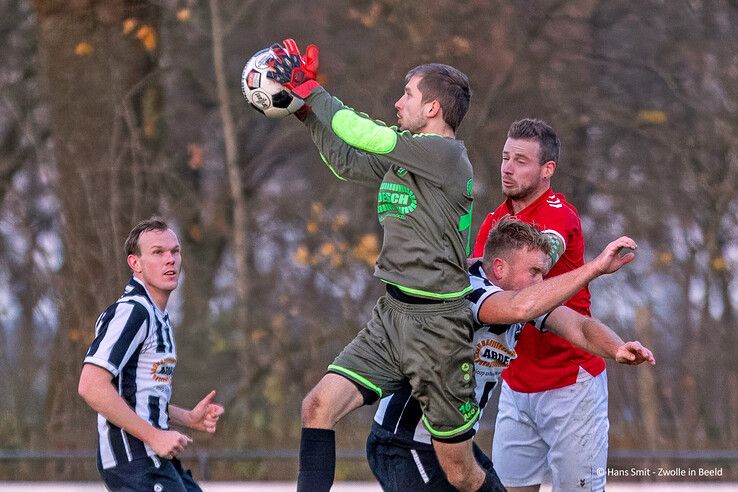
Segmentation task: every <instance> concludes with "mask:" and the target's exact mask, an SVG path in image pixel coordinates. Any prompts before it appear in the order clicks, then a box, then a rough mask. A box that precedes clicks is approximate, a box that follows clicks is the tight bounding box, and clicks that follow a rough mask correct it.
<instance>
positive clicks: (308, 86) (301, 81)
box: [267, 38, 319, 99]
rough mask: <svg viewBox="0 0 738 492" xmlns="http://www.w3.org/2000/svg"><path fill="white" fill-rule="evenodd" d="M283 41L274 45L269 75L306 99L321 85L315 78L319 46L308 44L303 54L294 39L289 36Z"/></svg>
mask: <svg viewBox="0 0 738 492" xmlns="http://www.w3.org/2000/svg"><path fill="white" fill-rule="evenodd" d="M282 43H283V44H279V43H276V44H274V45H272V48H271V49H272V53H273V54H274V57H273V58H272V60H270V62H269V67H270V68H271V69H272V70H270V71H269V73H267V77H269V78H271V79H274V80H275V81H277V82H279V83H280V84H282V85H283V86H285V87H286V88H287V89H289V90H290V91H292V93H293V94H296V95H297V96H299V97H301V98H303V99H305V98H307V97H308V96H309V95H310V92H311V91H312V90H313V89H314V88H315V87H317V86H318V85H319V84H318V82H316V80H315V77H316V76H317V72H318V47H317V46H315V45H314V44H310V45H308V46H307V48H305V55H304V56H303V55H301V54H300V50H299V49H298V48H297V43H295V40H294V39H291V38H288V39H285V40H284V41H283V42H282Z"/></svg>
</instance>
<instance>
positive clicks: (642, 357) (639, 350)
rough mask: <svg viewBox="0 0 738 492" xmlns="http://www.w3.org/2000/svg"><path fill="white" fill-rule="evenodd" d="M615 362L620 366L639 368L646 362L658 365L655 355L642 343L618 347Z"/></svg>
mask: <svg viewBox="0 0 738 492" xmlns="http://www.w3.org/2000/svg"><path fill="white" fill-rule="evenodd" d="M615 360H616V361H617V362H619V363H620V364H627V365H629V366H637V365H638V364H642V363H644V362H648V363H649V364H651V365H652V366H653V365H656V358H655V357H654V356H653V353H652V352H651V351H650V350H648V349H647V348H646V347H644V346H643V345H641V342H626V343H624V344H623V345H621V346H620V347H618V350H617V352H616V353H615Z"/></svg>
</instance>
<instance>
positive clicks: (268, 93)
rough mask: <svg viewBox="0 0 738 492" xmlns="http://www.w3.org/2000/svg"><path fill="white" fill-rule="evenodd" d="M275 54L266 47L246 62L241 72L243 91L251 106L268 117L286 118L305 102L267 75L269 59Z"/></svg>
mask: <svg viewBox="0 0 738 492" xmlns="http://www.w3.org/2000/svg"><path fill="white" fill-rule="evenodd" d="M273 56H274V55H273V54H272V50H271V49H269V48H266V49H263V50H261V51H259V52H257V53H256V54H255V55H254V56H252V57H251V59H250V60H249V61H248V62H246V66H245V67H243V72H241V92H243V95H244V96H246V100H247V101H248V102H249V103H250V104H251V106H253V107H254V108H256V109H257V110H258V111H260V112H262V113H264V114H265V115H266V116H267V117H269V118H284V117H285V116H288V115H291V114H293V113H294V112H295V111H297V110H298V109H300V108H301V107H302V105H303V104H304V103H305V102H304V101H303V100H302V99H300V98H299V97H295V96H293V95H292V94H291V93H290V92H289V91H288V90H287V89H285V88H284V87H282V84H280V83H279V82H276V81H274V80H272V79H270V78H269V77H267V73H269V60H270V59H271V58H272V57H273Z"/></svg>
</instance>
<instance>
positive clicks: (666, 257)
mask: <svg viewBox="0 0 738 492" xmlns="http://www.w3.org/2000/svg"><path fill="white" fill-rule="evenodd" d="M673 259H674V255H673V254H672V252H671V251H662V252H661V253H659V255H658V260H657V261H658V262H659V264H660V265H668V264H670V263H671V262H672V260H673Z"/></svg>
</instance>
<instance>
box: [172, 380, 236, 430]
mask: <svg viewBox="0 0 738 492" xmlns="http://www.w3.org/2000/svg"><path fill="white" fill-rule="evenodd" d="M214 398H215V390H213V391H211V392H210V393H208V394H207V395H205V398H203V399H202V400H200V402H199V403H198V404H197V405H195V406H194V408H193V409H192V410H185V409H183V408H180V407H178V406H176V405H169V417H170V418H171V419H172V422H174V423H175V424H177V425H182V426H184V427H188V428H190V429H193V430H199V431H203V432H209V433H211V434H212V433H213V432H215V429H216V427H217V425H218V419H219V418H220V416H221V415H222V414H223V411H224V409H223V407H222V406H221V405H218V404H217V403H213V399H214Z"/></svg>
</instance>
